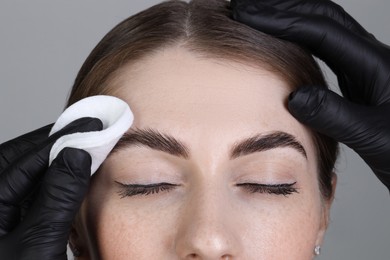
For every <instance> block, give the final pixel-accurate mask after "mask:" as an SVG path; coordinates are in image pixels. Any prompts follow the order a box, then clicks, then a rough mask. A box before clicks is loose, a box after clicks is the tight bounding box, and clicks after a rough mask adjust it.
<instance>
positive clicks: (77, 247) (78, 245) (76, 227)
mask: <svg viewBox="0 0 390 260" xmlns="http://www.w3.org/2000/svg"><path fill="white" fill-rule="evenodd" d="M79 215H80V214H77V216H76V218H75V219H74V221H73V223H72V227H71V230H70V233H69V248H70V249H71V250H72V253H73V256H74V259H76V260H84V259H85V260H86V259H89V254H88V250H87V246H86V243H85V241H86V239H85V234H84V229H83V227H82V224H81V220H80V217H79Z"/></svg>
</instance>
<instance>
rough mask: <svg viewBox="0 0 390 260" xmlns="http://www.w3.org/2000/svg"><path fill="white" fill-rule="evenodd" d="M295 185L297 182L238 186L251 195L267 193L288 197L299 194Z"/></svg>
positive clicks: (242, 184) (240, 184) (241, 184)
mask: <svg viewBox="0 0 390 260" xmlns="http://www.w3.org/2000/svg"><path fill="white" fill-rule="evenodd" d="M295 184H296V182H294V183H282V184H260V183H239V184H237V185H236V186H238V187H243V188H245V189H246V190H247V191H248V192H250V193H265V194H274V195H284V196H288V195H291V194H293V193H299V192H298V189H297V188H295V187H294V185H295Z"/></svg>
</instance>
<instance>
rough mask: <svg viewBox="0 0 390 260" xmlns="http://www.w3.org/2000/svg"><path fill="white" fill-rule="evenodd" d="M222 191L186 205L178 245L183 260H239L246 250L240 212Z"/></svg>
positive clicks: (207, 192) (198, 195)
mask: <svg viewBox="0 0 390 260" xmlns="http://www.w3.org/2000/svg"><path fill="white" fill-rule="evenodd" d="M220 191H221V190H220V189H219V190H218V191H216V189H211V188H209V189H207V188H205V189H203V190H199V191H198V192H197V193H196V194H195V193H194V194H193V195H192V196H190V198H188V200H187V201H186V204H185V206H184V207H183V209H182V210H183V214H182V216H183V217H182V218H181V220H180V221H179V226H178V233H177V236H176V243H175V246H176V253H177V255H178V257H179V259H191V260H216V259H220V260H234V259H237V257H238V255H239V254H240V248H242V247H241V244H242V243H241V241H240V234H239V233H238V231H239V227H238V226H239V224H238V223H237V222H236V221H237V220H238V219H237V218H236V216H235V212H237V210H236V211H235V210H234V208H233V206H232V203H231V201H229V196H228V194H226V193H224V192H220ZM237 224H238V225H237Z"/></svg>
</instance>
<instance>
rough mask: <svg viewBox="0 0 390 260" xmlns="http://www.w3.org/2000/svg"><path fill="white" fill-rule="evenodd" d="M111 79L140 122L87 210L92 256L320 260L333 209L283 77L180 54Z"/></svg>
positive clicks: (84, 223) (98, 179) (106, 169)
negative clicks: (320, 246)
mask: <svg viewBox="0 0 390 260" xmlns="http://www.w3.org/2000/svg"><path fill="white" fill-rule="evenodd" d="M112 84H114V85H115V86H117V87H118V88H117V89H118V92H117V93H115V95H117V96H118V97H120V98H122V99H123V100H125V101H126V102H127V103H128V104H129V105H130V107H131V109H132V111H133V113H134V118H135V120H134V124H133V126H132V127H131V129H130V130H129V131H128V133H127V134H126V136H125V137H124V138H122V140H121V141H120V145H119V146H118V149H117V150H116V151H115V152H113V153H112V154H111V155H110V156H109V157H108V159H107V160H106V161H105V162H104V164H103V165H102V167H101V168H100V170H99V172H98V173H96V174H95V175H94V176H93V178H92V181H91V187H90V191H89V193H88V195H87V198H86V199H85V201H84V203H83V206H82V209H81V212H80V219H79V220H80V222H79V228H78V230H77V232H78V236H79V237H78V238H77V239H76V240H79V241H87V242H85V245H84V246H85V247H86V248H88V249H84V251H87V252H88V251H89V254H91V255H90V257H93V256H96V255H99V256H100V257H101V258H102V259H138V260H139V259H229V260H232V259H257V260H258V259H267V260H268V259H283V260H284V259H297V260H302V259H311V258H313V255H314V254H313V250H314V247H315V246H316V245H317V244H320V243H321V241H322V236H323V232H324V230H325V228H326V223H327V216H328V213H327V212H328V207H329V203H327V202H323V201H322V199H321V194H320V191H319V184H318V178H317V170H316V169H317V168H316V166H317V161H316V155H315V147H314V144H313V142H312V139H311V134H310V132H309V131H308V130H307V129H306V128H305V127H304V126H303V125H301V124H300V123H299V122H297V121H296V120H295V119H294V118H293V117H292V116H291V115H290V114H289V112H288V111H287V109H286V100H287V97H288V94H289V92H290V91H291V89H289V87H288V86H287V85H286V83H285V82H283V81H282V80H280V79H279V78H278V77H277V76H275V75H274V74H272V73H270V72H268V71H266V70H262V69H255V68H253V67H249V66H244V65H242V64H238V63H233V62H231V63H229V62H225V61H224V62H222V61H217V60H212V59H206V58H201V57H199V56H196V55H195V54H193V53H191V52H188V51H186V50H185V49H183V48H180V47H178V48H170V49H166V50H164V51H161V52H159V53H157V54H155V55H154V56H152V57H149V58H148V59H146V60H143V61H142V62H139V63H137V64H135V65H132V66H129V67H125V68H123V69H122V70H121V72H120V73H119V74H118V77H117V78H116V79H114V80H113V82H112ZM80 226H81V227H82V228H80ZM81 243H82V242H81ZM87 252H85V254H84V255H85V256H87V254H86V253H87Z"/></svg>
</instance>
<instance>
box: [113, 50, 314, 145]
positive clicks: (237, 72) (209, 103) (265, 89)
mask: <svg viewBox="0 0 390 260" xmlns="http://www.w3.org/2000/svg"><path fill="white" fill-rule="evenodd" d="M113 84H115V86H116V87H117V89H118V91H117V96H119V97H120V98H122V99H124V100H125V101H126V102H128V104H129V105H130V107H131V109H132V111H133V112H134V116H135V117H134V118H135V121H134V127H137V128H153V129H158V130H161V131H164V132H169V133H170V134H172V135H176V136H179V138H181V139H184V140H185V141H186V142H191V140H197V141H196V142H198V141H199V139H201V140H209V141H211V140H214V139H215V138H216V137H218V140H219V142H227V143H229V142H233V141H234V140H236V139H239V138H240V137H247V136H248V135H252V134H258V133H262V132H269V131H284V132H287V133H290V134H292V135H294V136H296V138H297V139H298V140H299V141H301V142H302V143H303V144H304V145H305V146H306V148H307V149H308V150H309V151H310V150H311V149H312V147H311V146H312V143H311V138H310V134H309V131H308V130H307V129H306V128H305V127H304V126H303V125H301V124H300V123H299V122H298V121H296V120H295V119H294V118H293V117H292V116H291V115H290V113H289V112H288V111H287V108H286V100H287V97H288V94H289V92H290V91H291V88H290V87H289V86H288V85H287V84H286V82H285V81H283V80H282V79H280V78H279V77H278V76H277V75H276V74H273V73H271V72H269V71H267V70H264V69H260V68H254V67H253V66H245V65H243V64H240V63H236V62H228V61H221V60H213V59H207V58H204V57H200V56H197V55H196V54H194V53H192V52H190V51H187V50H185V49H184V48H170V49H166V50H164V51H161V52H158V53H157V54H154V55H153V56H150V57H148V58H146V59H144V60H142V61H140V62H137V63H134V64H131V65H129V66H127V67H124V68H122V69H121V70H120V72H119V74H118V76H117V78H116V80H115V81H114V82H113ZM187 140H188V141H187Z"/></svg>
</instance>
